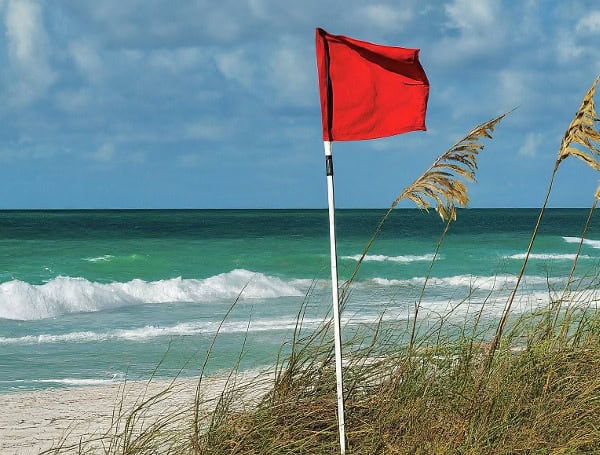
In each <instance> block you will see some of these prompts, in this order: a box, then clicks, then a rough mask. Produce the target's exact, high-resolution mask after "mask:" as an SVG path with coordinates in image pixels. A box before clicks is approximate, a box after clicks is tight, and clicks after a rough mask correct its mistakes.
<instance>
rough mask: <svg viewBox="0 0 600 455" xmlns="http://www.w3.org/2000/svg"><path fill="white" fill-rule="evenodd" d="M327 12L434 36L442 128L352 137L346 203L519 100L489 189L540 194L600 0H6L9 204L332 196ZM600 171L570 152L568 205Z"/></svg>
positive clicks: (431, 66)
mask: <svg viewBox="0 0 600 455" xmlns="http://www.w3.org/2000/svg"><path fill="white" fill-rule="evenodd" d="M317 26H319V27H323V28H324V29H326V30H327V31H328V32H330V33H333V34H344V35H349V36H352V37H354V38H358V39H362V40H366V41H372V42H376V43H380V44H387V45H396V46H403V47H415V48H420V49H421V54H420V58H421V62H422V64H423V67H424V68H425V71H426V73H427V75H428V78H429V80H430V84H431V89H430V98H429V108H428V113H427V127H428V131H426V132H413V133H408V134H403V135H399V136H395V137H392V138H387V139H381V140H373V141H359V142H351V143H348V142H340V143H334V149H333V150H334V152H333V153H334V161H335V172H336V173H335V179H336V200H337V206H338V207H387V206H389V204H390V203H391V201H392V200H393V199H394V198H395V196H396V195H398V194H399V193H400V192H401V191H402V189H403V188H404V187H405V186H407V185H408V184H410V183H411V182H412V181H413V180H414V179H415V178H416V177H418V176H419V175H420V174H421V173H422V172H423V171H424V170H425V169H426V168H427V167H428V166H429V165H430V164H431V162H432V161H433V160H434V159H435V158H436V157H437V156H438V155H440V154H441V153H443V152H444V151H446V150H447V149H448V148H449V147H450V146H451V145H452V144H453V143H454V142H456V141H457V140H458V139H460V138H461V137H462V136H464V135H465V134H466V133H467V132H468V131H469V130H470V129H471V128H472V127H473V126H475V125H476V124H479V123H481V122H483V121H486V120H489V119H491V118H493V117H495V116H497V115H499V114H501V113H503V112H505V111H508V110H510V109H513V108H514V107H518V109H517V110H515V111H514V112H513V113H512V114H510V116H509V117H508V118H506V119H505V120H504V121H503V122H502V123H501V124H500V125H499V126H498V128H497V129H496V131H495V134H494V139H493V140H491V141H486V142H485V144H486V148H485V150H484V151H483V152H482V154H481V156H480V159H479V166H480V169H479V172H478V182H477V183H476V184H474V185H471V186H470V197H471V203H470V207H539V206H540V205H541V203H542V200H543V197H544V194H545V191H546V187H547V184H548V179H549V176H550V172H551V171H552V166H553V163H554V161H555V159H556V155H557V150H558V147H559V144H560V140H561V137H562V135H563V133H564V131H565V129H566V127H567V125H568V124H569V122H570V121H571V119H572V117H573V114H574V113H575V111H576V110H577V108H578V107H579V104H580V102H581V99H582V97H583V95H584V94H585V92H586V91H587V89H588V88H589V87H590V85H591V83H592V82H593V80H594V78H595V77H596V76H597V75H598V74H600V46H598V43H600V4H599V3H598V1H597V0H587V1H577V0H574V1H569V2H555V1H550V0H547V1H542V0H537V1H536V0H523V1H488V0H478V1H472V0H454V1H436V2H423V1H421V0H408V1H379V2H365V1H364V0H343V1H342V0H340V1H325V0H318V1H317V0H303V1H288V0H220V1H218V2H217V1H208V0H186V1H183V0H127V1H123V0H102V1H80V0H53V1H52V2H44V1H36V0H0V67H1V68H2V71H1V72H0V100H2V101H1V102H0V195H1V196H0V201H1V203H0V208H163V207H164V208H288V207H289V208H313V207H315V208H321V207H326V205H327V199H326V186H325V175H324V159H323V144H322V137H321V132H320V127H321V125H320V121H321V120H320V112H319V99H318V89H317V79H316V65H315V51H314V29H315V27H317ZM598 177H599V176H597V175H596V173H595V172H593V171H592V170H591V169H589V168H587V167H586V166H585V165H584V164H583V163H581V162H579V161H576V160H574V159H573V158H570V159H569V160H567V162H565V163H564V164H563V165H562V166H561V169H560V172H559V174H558V176H557V180H556V182H555V188H554V190H553V193H552V198H551V201H550V204H551V206H554V207H588V206H589V205H590V203H591V202H592V197H593V193H594V190H595V188H596V185H597V183H598ZM406 206H409V205H408V204H407V205H406Z"/></svg>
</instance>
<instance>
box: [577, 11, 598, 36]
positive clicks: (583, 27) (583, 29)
mask: <svg viewBox="0 0 600 455" xmlns="http://www.w3.org/2000/svg"><path fill="white" fill-rule="evenodd" d="M575 30H576V31H577V32H578V33H584V34H590V35H599V34H600V11H592V12H590V13H587V14H586V16H585V17H584V18H582V19H580V20H579V22H577V26H576V27H575Z"/></svg>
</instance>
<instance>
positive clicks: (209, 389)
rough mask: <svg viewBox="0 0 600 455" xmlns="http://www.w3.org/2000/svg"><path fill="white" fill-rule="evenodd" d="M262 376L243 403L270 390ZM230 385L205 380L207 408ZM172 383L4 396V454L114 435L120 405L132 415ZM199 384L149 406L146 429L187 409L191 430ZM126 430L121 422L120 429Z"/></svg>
mask: <svg viewBox="0 0 600 455" xmlns="http://www.w3.org/2000/svg"><path fill="white" fill-rule="evenodd" d="M258 375H259V373H256V372H253V373H247V374H244V375H243V376H241V377H238V378H239V379H238V380H237V382H238V383H239V382H240V380H241V381H242V382H243V383H247V382H249V381H254V380H255V379H256V378H257V376H258ZM260 376H261V383H260V384H261V385H260V386H258V385H257V386H256V387H255V388H254V390H251V391H250V392H252V393H250V394H249V393H248V392H249V391H248V390H246V392H245V396H244V400H243V403H241V404H244V405H245V404H251V403H252V402H256V398H257V397H258V396H260V395H262V393H263V392H264V391H266V387H267V384H269V383H270V381H269V375H267V374H265V373H260ZM262 379H266V380H265V381H262ZM253 383H254V382H253ZM225 384H226V378H223V377H217V378H205V379H204V380H203V381H202V388H201V390H202V394H203V400H204V401H205V405H204V406H205V408H206V409H209V408H210V406H211V404H210V403H211V401H212V400H214V398H216V397H218V396H219V395H220V393H221V391H222V390H223V387H224V386H225ZM168 385H169V383H168V382H165V381H153V382H151V383H150V384H147V383H142V382H128V383H126V384H114V385H109V386H89V387H75V388H64V389H62V388H61V389H51V390H43V391H32V392H15V393H8V394H1V395H0V402H1V405H0V455H30V454H36V455H37V454H39V453H40V452H43V451H44V450H48V449H50V448H52V447H56V446H57V445H58V444H59V442H61V441H62V440H64V444H63V446H69V445H76V444H78V442H79V441H80V439H81V438H83V440H89V439H90V437H97V438H98V437H103V436H105V435H106V434H107V433H108V434H110V433H111V431H112V432H113V433H114V426H113V427H112V430H111V423H112V422H113V413H114V412H116V413H117V414H118V413H119V406H121V403H122V411H121V414H122V415H126V416H127V415H129V414H130V411H131V410H132V409H134V408H135V406H137V405H139V404H140V403H142V402H143V401H145V400H146V399H148V398H150V397H151V396H153V395H155V394H157V393H160V392H161V391H164V390H165V389H166V388H167V386H168ZM196 385H197V381H196V380H195V379H191V380H190V379H188V380H183V379H182V380H178V381H177V382H176V383H175V384H174V385H173V386H172V387H171V389H170V390H169V391H168V392H167V393H166V394H165V395H164V396H161V399H160V400H159V401H158V402H156V403H154V404H153V405H152V406H150V407H149V408H148V411H147V412H146V413H145V414H144V422H145V423H144V426H147V425H151V424H152V423H153V422H155V421H156V419H157V418H160V417H161V416H163V417H164V416H168V415H173V413H174V412H175V411H184V415H183V419H184V420H179V422H180V425H181V422H189V425H190V428H191V426H192V423H191V422H192V411H191V410H192V405H193V402H194V396H195V392H196ZM246 398H247V399H246ZM123 426H124V420H123V419H122V420H121V424H120V428H121V429H122V428H123ZM188 434H189V433H188ZM96 444H100V442H97V443H96ZM62 453H68V452H61V454H62ZM71 453H77V450H76V449H73V451H72V452H71Z"/></svg>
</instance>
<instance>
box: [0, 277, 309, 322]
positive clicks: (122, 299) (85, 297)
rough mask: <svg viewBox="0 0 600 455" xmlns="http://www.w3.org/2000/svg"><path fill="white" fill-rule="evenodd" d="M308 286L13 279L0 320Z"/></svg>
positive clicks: (269, 281) (236, 280)
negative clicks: (29, 281) (27, 281)
mask: <svg viewBox="0 0 600 455" xmlns="http://www.w3.org/2000/svg"><path fill="white" fill-rule="evenodd" d="M306 288H308V284H306V283H305V282H304V280H292V281H285V280H282V279H280V278H277V277H273V276H268V275H264V274H262V273H255V272H251V271H248V270H243V269H236V270H233V271H231V272H228V273H222V274H219V275H215V276H212V277H210V278H206V279H182V278H181V277H179V278H172V279H167V280H159V281H150V282H148V281H144V280H141V279H134V280H132V281H129V282H126V283H120V282H113V283H97V282H93V281H89V280H86V279H85V278H73V277H65V276H59V277H57V278H54V279H52V280H50V281H48V282H47V283H45V284H39V285H37V284H29V283H26V282H24V281H20V280H12V281H8V282H5V283H2V284H0V318H4V319H16V320H33V319H45V318H50V317H55V316H59V315H61V314H67V313H76V312H92V311H101V310H105V309H110V308H115V307H120V306H126V305H136V304H142V303H173V302H219V301H221V300H225V301H227V302H232V301H233V300H234V299H235V298H236V297H238V296H239V295H241V296H242V298H246V299H269V298H276V297H283V296H302V295H304V292H305V290H306Z"/></svg>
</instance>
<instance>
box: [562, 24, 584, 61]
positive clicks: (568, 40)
mask: <svg viewBox="0 0 600 455" xmlns="http://www.w3.org/2000/svg"><path fill="white" fill-rule="evenodd" d="M584 51H585V49H584V47H583V46H579V45H578V44H577V43H576V42H575V38H574V37H573V35H572V34H571V33H568V32H564V31H563V32H560V33H559V34H558V35H557V40H556V54H557V56H558V60H559V61H560V62H562V63H571V62H572V61H573V59H576V58H578V57H581V56H582V55H583V53H584Z"/></svg>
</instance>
